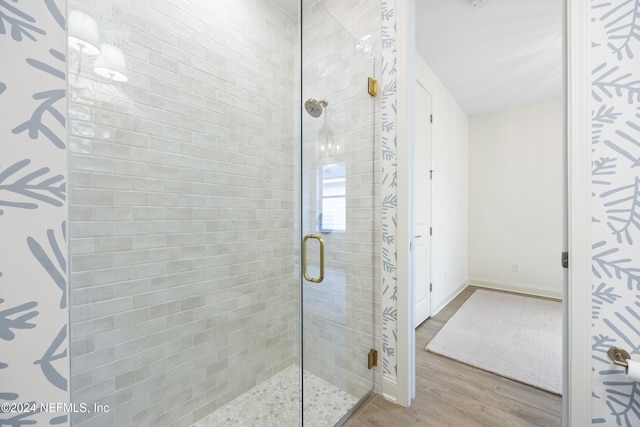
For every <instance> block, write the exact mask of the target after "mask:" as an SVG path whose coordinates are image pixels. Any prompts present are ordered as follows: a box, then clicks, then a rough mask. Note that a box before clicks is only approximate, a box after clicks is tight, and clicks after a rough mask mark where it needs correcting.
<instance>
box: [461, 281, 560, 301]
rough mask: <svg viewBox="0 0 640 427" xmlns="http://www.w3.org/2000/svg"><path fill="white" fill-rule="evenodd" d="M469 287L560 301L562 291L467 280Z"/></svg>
mask: <svg viewBox="0 0 640 427" xmlns="http://www.w3.org/2000/svg"><path fill="white" fill-rule="evenodd" d="M469 285H472V286H478V287H481V288H488V289H497V290H500V291H509V292H517V293H519V294H526V295H534V296H538V297H545V298H553V299H557V300H562V289H560V290H555V289H549V288H544V287H541V286H535V285H527V284H524V283H513V282H501V281H499V280H482V279H469Z"/></svg>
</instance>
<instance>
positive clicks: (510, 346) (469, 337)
mask: <svg viewBox="0 0 640 427" xmlns="http://www.w3.org/2000/svg"><path fill="white" fill-rule="evenodd" d="M426 350H428V351H431V352H434V353H438V354H440V355H442V356H446V357H450V358H452V359H455V360H458V361H460V362H462V363H466V364H467V365H471V366H475V367H478V368H480V369H483V370H486V371H490V372H493V373H496V374H498V375H501V376H504V377H507V378H511V379H513V380H516V381H520V382H523V383H525V384H530V385H532V386H534V387H538V388H541V389H543V390H547V391H550V392H552V393H556V394H562V304H561V303H560V302H558V301H550V300H544V299H539V298H531V297H525V296H520V295H512V294H505V293H501V292H491V291H485V290H477V291H475V292H474V293H473V295H471V297H469V299H468V300H467V301H466V302H465V303H464V304H463V305H462V307H460V309H459V310H458V311H457V312H456V313H455V314H454V315H453V316H452V317H451V318H450V319H449V321H448V322H447V323H446V324H445V325H444V326H443V327H442V329H440V331H439V332H438V333H437V334H436V336H435V337H434V338H433V339H432V340H431V341H430V342H429V344H427V347H426Z"/></svg>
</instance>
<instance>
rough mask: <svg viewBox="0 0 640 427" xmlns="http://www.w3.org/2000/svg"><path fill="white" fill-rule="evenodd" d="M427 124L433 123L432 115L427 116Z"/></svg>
mask: <svg viewBox="0 0 640 427" xmlns="http://www.w3.org/2000/svg"><path fill="white" fill-rule="evenodd" d="M429 123H433V114H430V115H429Z"/></svg>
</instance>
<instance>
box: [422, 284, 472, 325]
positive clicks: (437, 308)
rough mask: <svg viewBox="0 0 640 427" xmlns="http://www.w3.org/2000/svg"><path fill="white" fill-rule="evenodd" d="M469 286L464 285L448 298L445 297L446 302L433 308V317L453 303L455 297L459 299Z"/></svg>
mask: <svg viewBox="0 0 640 427" xmlns="http://www.w3.org/2000/svg"><path fill="white" fill-rule="evenodd" d="M467 286H469V284H468V283H466V282H465V283H463V284H462V285H460V286H458V288H456V289H455V290H454V291H453V292H451V293H450V294H449V295H448V296H447V297H445V299H444V300H442V302H440V303H438V304H435V305H433V306H432V307H431V316H430V317H433V316H435V315H436V314H438V313H439V312H440V310H442V309H443V308H445V307H446V306H447V304H449V303H450V302H451V301H453V299H454V298H455V297H457V296H458V295H459V294H460V292H462V291H464V290H465V289H466V287H467Z"/></svg>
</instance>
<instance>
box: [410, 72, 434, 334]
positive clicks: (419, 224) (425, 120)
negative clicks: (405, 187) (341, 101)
mask: <svg viewBox="0 0 640 427" xmlns="http://www.w3.org/2000/svg"><path fill="white" fill-rule="evenodd" d="M416 88H417V93H416V142H415V147H414V156H413V162H414V164H413V171H414V176H413V179H414V182H413V209H414V212H413V232H414V234H413V256H414V260H413V261H414V262H413V266H414V267H413V284H414V295H415V302H416V306H415V318H414V326H415V327H417V326H418V325H420V324H421V323H422V322H424V321H425V320H426V319H427V318H428V317H430V316H431V285H430V282H431V94H430V93H429V92H428V91H427V90H426V89H425V88H424V87H423V86H422V85H420V84H419V83H418V84H416Z"/></svg>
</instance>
